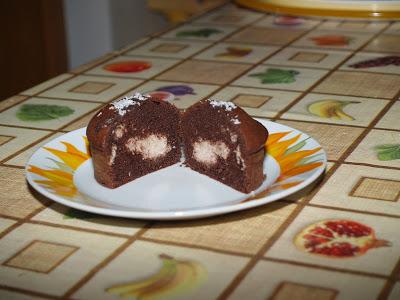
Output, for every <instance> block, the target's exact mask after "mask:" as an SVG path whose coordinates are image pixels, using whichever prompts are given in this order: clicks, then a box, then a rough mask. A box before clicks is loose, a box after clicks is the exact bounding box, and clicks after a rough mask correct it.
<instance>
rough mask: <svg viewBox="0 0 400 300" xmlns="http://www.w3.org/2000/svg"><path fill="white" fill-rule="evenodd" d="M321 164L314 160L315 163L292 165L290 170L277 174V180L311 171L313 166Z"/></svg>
mask: <svg viewBox="0 0 400 300" xmlns="http://www.w3.org/2000/svg"><path fill="white" fill-rule="evenodd" d="M321 165H322V162H315V163H311V164H308V165H304V166H298V167H294V168H292V169H290V170H287V171H286V172H285V173H281V176H279V178H278V181H282V180H284V179H287V178H288V177H292V176H296V175H299V174H301V173H305V172H308V171H311V170H313V169H315V168H318V167H319V166H321Z"/></svg>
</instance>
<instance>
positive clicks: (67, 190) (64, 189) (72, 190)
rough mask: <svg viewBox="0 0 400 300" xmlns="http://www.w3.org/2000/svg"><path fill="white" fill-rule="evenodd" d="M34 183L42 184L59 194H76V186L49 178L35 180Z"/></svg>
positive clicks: (71, 195)
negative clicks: (61, 183)
mask: <svg viewBox="0 0 400 300" xmlns="http://www.w3.org/2000/svg"><path fill="white" fill-rule="evenodd" d="M35 182H36V183H38V184H41V185H44V186H45V187H46V188H48V189H51V190H53V192H54V193H56V194H57V195H61V196H67V197H74V196H75V195H76V192H77V190H76V187H75V186H74V185H73V184H72V185H60V184H58V183H56V182H54V181H50V180H35Z"/></svg>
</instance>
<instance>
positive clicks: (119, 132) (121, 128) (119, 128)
mask: <svg viewBox="0 0 400 300" xmlns="http://www.w3.org/2000/svg"><path fill="white" fill-rule="evenodd" d="M125 131H126V129H125V126H124V125H122V124H120V125H118V126H117V127H116V128H115V130H114V135H115V137H116V138H117V139H119V138H122V136H123V135H124V133H125Z"/></svg>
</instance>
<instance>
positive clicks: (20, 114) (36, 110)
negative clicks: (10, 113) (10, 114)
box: [17, 104, 74, 121]
mask: <svg viewBox="0 0 400 300" xmlns="http://www.w3.org/2000/svg"><path fill="white" fill-rule="evenodd" d="M73 113H74V110H73V109H72V108H69V107H68V106H60V105H48V104H24V105H22V106H21V107H20V109H19V110H18V111H17V118H18V119H20V120H21V121H44V120H53V119H58V118H60V117H65V116H68V115H71V114H73Z"/></svg>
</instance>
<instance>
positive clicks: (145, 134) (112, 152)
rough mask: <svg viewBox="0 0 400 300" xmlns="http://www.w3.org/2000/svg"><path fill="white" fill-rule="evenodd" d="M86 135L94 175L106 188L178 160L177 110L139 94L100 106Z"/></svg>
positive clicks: (178, 116) (167, 104)
mask: <svg viewBox="0 0 400 300" xmlns="http://www.w3.org/2000/svg"><path fill="white" fill-rule="evenodd" d="M86 134H87V138H88V140H89V147H90V151H91V154H92V160H93V167H94V176H95V178H96V180H97V181H98V182H99V183H101V184H102V185H104V186H106V187H109V188H116V187H119V186H121V185H123V184H125V183H127V182H129V181H131V180H134V179H136V178H139V177H141V176H144V175H146V174H148V173H151V172H154V171H157V170H159V169H162V168H165V167H167V166H170V165H172V164H175V163H177V162H178V161H179V160H180V157H181V149H180V147H181V146H180V144H181V141H180V112H179V110H178V109H177V108H176V107H175V106H173V105H172V104H170V103H168V102H164V101H161V100H158V99H155V98H151V97H148V96H143V95H141V94H139V93H136V94H135V95H134V96H131V97H125V98H122V99H121V100H118V101H115V102H112V103H111V104H108V105H106V106H105V107H103V108H102V109H101V110H100V111H99V112H98V113H97V114H96V115H95V116H94V117H93V118H92V119H91V121H90V122H89V125H88V127H87V130H86Z"/></svg>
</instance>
